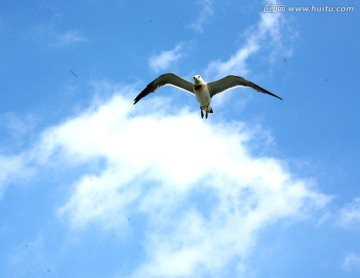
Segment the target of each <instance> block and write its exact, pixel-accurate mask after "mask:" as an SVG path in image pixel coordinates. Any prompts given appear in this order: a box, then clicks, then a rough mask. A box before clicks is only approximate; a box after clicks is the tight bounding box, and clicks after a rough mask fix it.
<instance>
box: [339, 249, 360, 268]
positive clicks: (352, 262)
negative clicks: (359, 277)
mask: <svg viewBox="0 0 360 278" xmlns="http://www.w3.org/2000/svg"><path fill="white" fill-rule="evenodd" d="M342 267H343V268H344V269H345V270H346V271H348V272H359V271H360V255H359V254H356V253H349V254H347V255H346V257H345V259H344V261H343V263H342Z"/></svg>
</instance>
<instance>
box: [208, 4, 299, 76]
mask: <svg viewBox="0 0 360 278" xmlns="http://www.w3.org/2000/svg"><path fill="white" fill-rule="evenodd" d="M273 3H276V1H273ZM285 27H286V23H285V19H284V15H283V14H282V13H261V14H260V21H259V22H258V23H257V25H255V26H252V27H250V28H249V29H248V30H247V31H245V33H244V38H245V40H244V43H243V45H242V46H241V47H240V48H239V49H238V50H237V51H236V53H235V54H234V55H232V56H231V57H230V58H229V59H228V60H226V61H220V60H216V61H213V62H211V63H210V64H209V65H208V67H207V68H206V69H205V73H206V74H207V76H210V77H212V78H218V77H221V76H223V75H227V74H237V75H246V74H248V73H249V71H250V68H249V66H248V59H249V58H250V57H251V56H252V55H254V54H255V53H257V52H259V51H261V50H266V52H267V54H266V56H267V57H269V60H270V61H271V60H274V59H275V57H278V56H279V54H280V53H281V55H282V57H287V56H290V55H291V53H292V52H291V50H290V48H288V47H285V46H284V43H283V35H282V33H283V32H285V33H286V36H288V35H289V32H288V31H287V30H286V31H285V29H286V28H285ZM294 34H296V32H293V34H292V35H291V37H293V36H295V35H294Z"/></svg>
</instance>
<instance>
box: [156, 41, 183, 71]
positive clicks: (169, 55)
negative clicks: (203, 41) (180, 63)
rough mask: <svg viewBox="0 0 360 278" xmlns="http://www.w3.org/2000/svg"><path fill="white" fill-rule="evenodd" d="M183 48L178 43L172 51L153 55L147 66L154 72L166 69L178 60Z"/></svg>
mask: <svg viewBox="0 0 360 278" xmlns="http://www.w3.org/2000/svg"><path fill="white" fill-rule="evenodd" d="M182 50H183V46H182V44H181V43H178V44H177V45H176V46H175V47H174V48H173V49H171V50H167V51H163V52H161V53H160V54H157V55H153V56H152V57H151V58H150V60H149V66H150V67H151V68H152V69H153V70H154V71H155V72H159V71H161V70H165V69H167V68H168V67H169V66H170V65H171V64H172V63H174V62H176V61H177V60H179V59H180V58H181V57H182V56H183V55H184V54H183V53H182Z"/></svg>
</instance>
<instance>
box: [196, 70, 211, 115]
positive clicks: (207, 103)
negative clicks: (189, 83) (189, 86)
mask: <svg viewBox="0 0 360 278" xmlns="http://www.w3.org/2000/svg"><path fill="white" fill-rule="evenodd" d="M193 91H194V94H195V97H196V99H197V101H198V102H199V104H200V110H201V116H202V117H203V112H202V111H203V110H204V111H206V117H207V114H208V113H213V110H212V107H211V96H210V92H209V87H208V86H207V84H206V83H205V81H204V80H203V79H202V78H201V76H200V75H196V76H194V85H193Z"/></svg>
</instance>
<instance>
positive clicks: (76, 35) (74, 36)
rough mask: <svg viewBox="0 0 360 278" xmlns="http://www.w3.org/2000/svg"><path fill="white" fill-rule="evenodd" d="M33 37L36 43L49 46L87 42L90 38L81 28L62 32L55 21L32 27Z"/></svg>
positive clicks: (66, 45) (64, 45) (65, 45)
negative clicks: (82, 32)
mask: <svg viewBox="0 0 360 278" xmlns="http://www.w3.org/2000/svg"><path fill="white" fill-rule="evenodd" d="M31 36H32V39H35V41H36V43H38V44H40V45H45V46H47V47H55V48H56V47H68V46H71V45H74V44H79V43H84V42H87V41H88V39H87V38H86V37H85V36H84V35H82V34H81V32H80V31H79V30H76V29H70V30H67V31H64V32H61V31H59V30H58V28H57V27H56V24H55V23H53V22H52V23H49V24H43V25H37V26H33V27H32V28H31Z"/></svg>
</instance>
